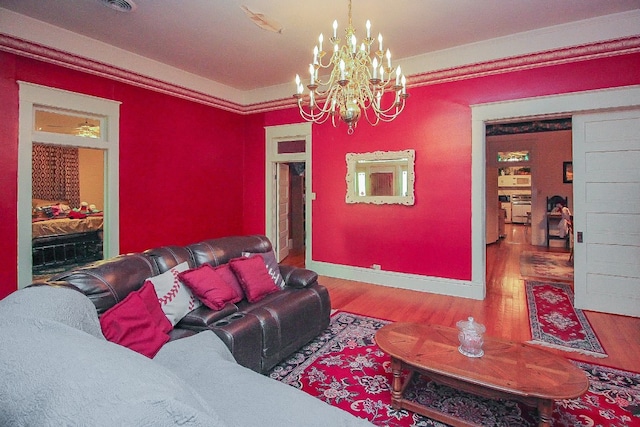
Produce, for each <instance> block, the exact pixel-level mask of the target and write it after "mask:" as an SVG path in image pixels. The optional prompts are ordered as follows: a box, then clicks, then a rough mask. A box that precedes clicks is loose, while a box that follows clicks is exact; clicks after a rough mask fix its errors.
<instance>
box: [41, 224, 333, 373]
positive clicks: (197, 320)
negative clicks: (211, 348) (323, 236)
mask: <svg viewBox="0 0 640 427" xmlns="http://www.w3.org/2000/svg"><path fill="white" fill-rule="evenodd" d="M270 251H272V246H271V242H270V241H269V239H267V237H265V236H258V235H254V236H234V237H223V238H218V239H210V240H205V241H202V242H199V243H194V244H191V245H188V246H184V247H183V246H164V247H159V248H154V249H149V250H147V251H145V252H142V253H132V254H126V255H119V256H117V257H115V258H112V259H108V260H104V261H99V262H96V263H93V264H90V265H88V266H84V267H80V268H77V269H74V270H70V271H67V272H64V273H61V274H58V275H55V276H53V277H52V278H51V279H50V280H49V282H48V284H50V285H58V286H69V285H71V286H73V287H75V288H77V289H78V290H80V291H81V292H82V293H84V294H85V295H86V296H87V297H89V299H90V300H91V301H92V302H93V304H94V305H95V307H96V309H97V311H98V314H99V315H101V314H102V313H104V312H105V311H106V310H107V309H109V308H110V307H112V306H114V305H115V304H117V303H118V302H120V301H122V300H123V299H124V298H125V297H126V296H127V295H128V294H129V293H130V292H132V291H135V290H137V289H139V288H140V287H141V286H142V285H143V284H144V282H145V280H146V279H147V278H149V277H152V276H156V275H158V274H160V273H163V272H165V271H167V270H169V269H171V268H172V267H175V266H176V265H178V264H180V263H182V262H184V261H187V262H188V263H189V266H190V267H191V268H194V267H197V266H200V265H202V264H204V263H209V264H211V265H212V266H217V265H220V264H223V263H226V262H228V261H229V260H230V259H233V258H237V257H240V256H242V253H243V252H251V253H266V252H270ZM280 273H281V275H282V277H283V279H284V281H285V286H284V288H283V289H282V290H281V291H279V292H276V293H273V294H270V295H267V296H266V297H265V298H264V299H262V300H260V301H258V302H256V303H253V304H250V303H249V302H247V301H246V300H242V301H240V302H238V303H236V304H227V305H226V306H225V307H224V308H223V309H222V310H220V311H213V310H211V309H209V308H208V307H206V306H204V305H203V306H201V307H199V308H197V309H195V310H193V311H191V312H190V313H189V314H187V315H186V317H184V318H183V319H182V320H181V321H180V322H179V323H178V324H177V325H176V326H175V328H174V329H173V330H172V331H171V334H170V336H171V340H174V339H179V338H182V337H185V336H189V335H193V334H195V333H197V332H199V331H203V330H206V329H210V330H212V331H213V332H215V333H216V335H218V336H219V337H220V338H221V339H222V340H223V341H224V342H225V344H226V345H227V347H228V348H229V350H231V353H232V354H233V356H234V357H235V359H236V361H237V362H238V363H239V364H240V365H243V366H245V367H247V368H250V369H252V370H254V371H256V372H260V373H265V372H267V371H269V370H270V369H271V368H273V367H274V366H275V365H276V364H278V363H279V362H280V361H282V360H284V359H285V358H286V357H287V356H289V355H290V354H292V353H293V352H295V351H296V350H297V349H299V348H300V347H302V346H303V345H305V344H306V343H308V342H309V341H311V340H312V339H313V338H314V337H316V336H317V335H318V334H319V333H320V332H322V331H323V330H324V329H325V328H326V327H327V326H328V324H329V316H330V311H331V303H330V300H329V293H328V291H327V290H326V288H324V287H323V286H321V285H320V284H319V283H318V281H317V278H318V276H317V274H316V273H315V272H313V271H311V270H306V269H303V268H296V267H291V266H285V265H281V266H280Z"/></svg>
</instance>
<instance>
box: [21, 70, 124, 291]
mask: <svg viewBox="0 0 640 427" xmlns="http://www.w3.org/2000/svg"><path fill="white" fill-rule="evenodd" d="M19 84H20V92H19V95H20V115H19V137H18V242H17V245H18V260H17V264H18V288H19V289H20V288H23V287H26V286H28V285H29V284H31V282H32V280H33V255H34V254H33V250H32V249H33V223H34V222H33V219H34V218H33V216H34V206H33V195H34V192H33V187H34V185H33V182H32V178H33V148H34V146H36V147H37V146H39V145H44V146H52V147H68V148H69V147H70V148H77V149H79V150H80V149H82V150H91V151H87V152H88V153H89V156H91V155H92V154H98V157H99V158H101V159H102V166H103V173H102V180H101V183H102V192H101V193H100V192H99V193H100V194H102V196H95V197H98V198H99V197H102V200H101V201H97V202H96V203H92V204H94V205H95V209H96V210H98V204H100V203H103V209H101V210H102V211H103V217H104V221H103V231H102V236H101V243H102V245H101V246H102V256H104V257H105V258H109V257H113V256H116V255H117V254H118V253H119V250H120V248H119V246H120V245H119V241H120V240H119V215H118V212H119V207H118V204H119V203H118V193H119V191H118V169H119V167H118V157H119V114H120V112H119V111H120V104H119V103H118V102H115V101H111V100H106V99H102V98H96V97H92V96H88V95H82V94H78V93H73V92H68V91H63V90H59V89H54V88H49V87H45V86H40V85H35V84H32V83H25V82H19ZM43 115H44V116H47V115H53V116H59V118H60V119H61V120H70V121H72V123H73V124H72V125H71V126H72V127H73V131H72V132H69V131H66V130H64V127H65V126H67V125H66V124H64V123H62V122H59V123H51V122H46V121H45V122H39V121H38V120H37V117H39V116H43ZM46 123H49V124H54V125H55V126H45V124H46ZM93 150H97V151H93ZM93 194H96V193H93ZM78 197H79V196H78ZM92 197H94V196H92ZM53 201H54V202H58V201H62V200H53ZM45 215H46V214H45Z"/></svg>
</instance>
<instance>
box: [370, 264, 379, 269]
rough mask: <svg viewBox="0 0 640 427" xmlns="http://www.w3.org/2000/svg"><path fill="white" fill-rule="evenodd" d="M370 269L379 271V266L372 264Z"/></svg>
mask: <svg viewBox="0 0 640 427" xmlns="http://www.w3.org/2000/svg"><path fill="white" fill-rule="evenodd" d="M371 268H373V269H374V270H380V269H381V267H380V264H373V265H372V266H371Z"/></svg>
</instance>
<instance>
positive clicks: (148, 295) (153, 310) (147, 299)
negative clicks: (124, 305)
mask: <svg viewBox="0 0 640 427" xmlns="http://www.w3.org/2000/svg"><path fill="white" fill-rule="evenodd" d="M137 292H138V295H140V299H142V301H143V302H144V304H145V305H146V306H147V311H149V315H150V316H151V318H152V319H153V320H154V321H155V323H156V325H158V327H159V328H160V330H161V331H162V332H164V333H166V334H168V333H169V332H171V330H172V329H173V325H172V324H171V322H170V321H169V319H167V316H165V314H164V311H162V306H160V302H159V301H158V294H156V289H155V288H154V287H153V283H151V282H150V281H148V280H147V281H145V282H144V285H142V287H141V288H140V289H139V290H138V291H137Z"/></svg>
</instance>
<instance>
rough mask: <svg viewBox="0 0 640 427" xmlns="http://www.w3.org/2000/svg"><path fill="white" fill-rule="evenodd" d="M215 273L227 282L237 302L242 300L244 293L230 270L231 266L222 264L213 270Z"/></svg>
mask: <svg viewBox="0 0 640 427" xmlns="http://www.w3.org/2000/svg"><path fill="white" fill-rule="evenodd" d="M213 269H214V270H215V271H216V273H218V274H219V275H220V277H222V279H223V280H224V281H225V282H227V283H228V284H229V285H230V286H231V287H232V288H233V290H234V291H235V292H236V294H237V295H238V301H240V300H241V299H242V298H244V291H243V290H242V285H240V282H238V278H237V277H236V275H235V273H234V272H233V270H231V266H230V265H229V264H222V265H219V266H217V267H214V268H213Z"/></svg>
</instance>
